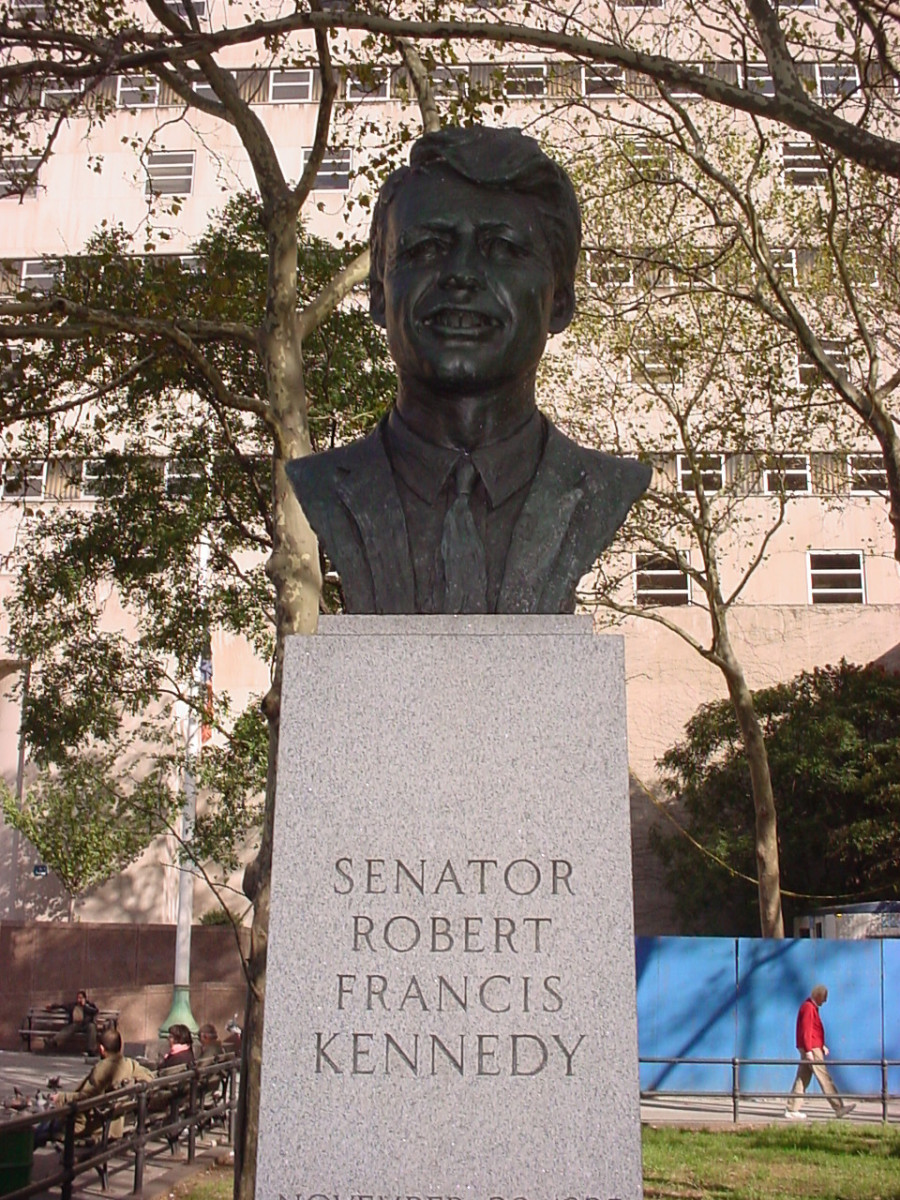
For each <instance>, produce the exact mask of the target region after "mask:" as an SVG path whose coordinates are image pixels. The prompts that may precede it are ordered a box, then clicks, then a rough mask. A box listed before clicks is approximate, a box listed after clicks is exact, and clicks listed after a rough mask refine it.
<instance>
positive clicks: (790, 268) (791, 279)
mask: <svg viewBox="0 0 900 1200" xmlns="http://www.w3.org/2000/svg"><path fill="white" fill-rule="evenodd" d="M772 261H773V263H774V264H775V269H776V270H777V271H778V273H779V275H780V276H781V278H782V281H783V282H787V283H791V284H793V285H794V287H796V286H797V251H796V250H794V249H793V248H791V249H785V248H783V247H773V248H772Z"/></svg>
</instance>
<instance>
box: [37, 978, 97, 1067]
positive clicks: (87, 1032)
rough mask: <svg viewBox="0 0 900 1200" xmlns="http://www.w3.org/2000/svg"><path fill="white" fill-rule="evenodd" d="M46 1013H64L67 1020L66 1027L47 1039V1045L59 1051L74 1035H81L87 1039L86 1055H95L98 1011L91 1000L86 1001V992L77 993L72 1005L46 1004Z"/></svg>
mask: <svg viewBox="0 0 900 1200" xmlns="http://www.w3.org/2000/svg"><path fill="white" fill-rule="evenodd" d="M47 1011H48V1012H64V1013H66V1015H67V1016H68V1018H69V1023H68V1025H66V1026H64V1027H63V1028H62V1029H60V1031H59V1032H58V1033H56V1034H54V1035H53V1037H49V1038H47V1044H48V1045H50V1046H54V1047H55V1048H57V1049H61V1048H62V1047H63V1046H65V1045H66V1043H67V1042H68V1041H69V1040H70V1039H71V1038H72V1037H73V1036H74V1035H75V1034H76V1033H83V1034H84V1036H85V1038H86V1039H87V1052H88V1054H96V1053H97V1013H98V1012H99V1011H100V1010H99V1009H98V1008H97V1005H96V1004H94V1002H93V1001H92V1000H88V998H87V992H86V991H84V990H83V989H82V990H81V991H79V992H78V994H77V995H76V997H75V1000H74V1001H73V1003H72V1004H48V1005H47Z"/></svg>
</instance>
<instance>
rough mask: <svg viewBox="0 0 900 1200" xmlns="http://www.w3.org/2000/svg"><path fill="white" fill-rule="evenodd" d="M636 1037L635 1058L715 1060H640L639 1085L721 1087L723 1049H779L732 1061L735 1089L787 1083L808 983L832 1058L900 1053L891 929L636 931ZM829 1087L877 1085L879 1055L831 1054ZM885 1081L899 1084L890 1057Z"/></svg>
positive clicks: (896, 948) (899, 1056)
mask: <svg viewBox="0 0 900 1200" xmlns="http://www.w3.org/2000/svg"><path fill="white" fill-rule="evenodd" d="M636 961H637V1006H638V1046H639V1051H640V1056H641V1058H642V1059H648V1058H692V1059H703V1058H714V1059H725V1060H727V1061H726V1062H725V1063H698V1062H692V1063H679V1064H670V1063H643V1064H642V1066H641V1087H642V1089H644V1090H647V1091H651V1090H653V1091H663V1092H665V1091H670V1092H723V1091H725V1092H727V1091H729V1090H730V1089H731V1085H732V1078H731V1067H730V1065H729V1063H730V1060H731V1059H733V1058H738V1059H741V1060H745V1061H746V1060H747V1059H789V1060H792V1062H791V1063H790V1064H786V1065H777V1064H764V1063H763V1064H747V1065H743V1066H742V1067H741V1090H742V1091H743V1092H785V1093H786V1092H788V1091H789V1090H790V1086H791V1082H792V1080H793V1077H794V1069H795V1068H794V1066H793V1063H794V1062H796V1059H797V1050H796V1046H795V1024H796V1017H797V1009H798V1008H799V1006H800V1004H801V1002H802V1001H803V1000H804V999H805V998H806V997H807V996H808V995H809V992H810V989H811V988H812V987H813V985H814V984H816V983H824V984H825V985H826V987H827V988H828V992H829V995H828V1002H827V1004H826V1005H825V1007H824V1008H823V1010H822V1017H823V1021H824V1024H825V1031H826V1040H827V1042H828V1046H829V1049H830V1050H831V1056H832V1058H834V1059H865V1060H868V1061H869V1062H870V1063H871V1062H872V1061H873V1060H874V1061H875V1062H880V1060H881V1059H888V1060H890V1059H894V1060H900V1017H898V1010H897V1006H896V1003H895V998H896V996H897V995H898V994H900V941H893V940H890V939H885V940H871V941H843V940H840V941H837V940H826V939H820V938H785V939H783V940H777V941H776V940H769V939H764V938H692V937H665V938H638V939H637V941H636ZM833 1075H834V1079H835V1082H836V1083H837V1085H838V1088H839V1089H840V1090H841V1091H847V1092H854V1093H870V1094H873V1093H874V1094H877V1093H879V1092H880V1091H881V1086H882V1080H881V1069H880V1067H879V1066H875V1065H869V1066H851V1065H846V1066H838V1067H835V1068H834V1070H833ZM888 1088H889V1090H890V1091H891V1092H897V1091H900V1067H892V1068H889V1079H888Z"/></svg>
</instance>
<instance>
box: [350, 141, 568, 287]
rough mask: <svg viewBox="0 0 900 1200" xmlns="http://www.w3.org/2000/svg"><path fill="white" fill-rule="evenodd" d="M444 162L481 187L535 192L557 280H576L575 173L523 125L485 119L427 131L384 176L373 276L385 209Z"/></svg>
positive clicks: (379, 268) (379, 263)
mask: <svg viewBox="0 0 900 1200" xmlns="http://www.w3.org/2000/svg"><path fill="white" fill-rule="evenodd" d="M440 168H444V169H446V170H448V171H452V172H453V173H454V174H455V175H458V176H459V177H460V178H461V179H465V180H466V181H467V182H469V183H474V184H477V185H478V186H479V187H486V188H493V189H496V190H497V191H500V190H509V191H512V192H516V193H517V194H519V195H523V196H531V197H532V198H533V199H534V201H535V203H536V205H537V209H538V219H539V220H540V224H541V228H542V229H543V231H544V236H545V237H546V239H547V242H548V244H549V246H550V253H551V257H552V259H553V270H554V273H555V275H556V283H557V286H559V285H566V286H571V285H572V284H573V283H574V280H575V271H576V268H577V266H578V255H579V253H580V251H581V210H580V209H579V207H578V199H577V197H576V195H575V189H574V188H573V187H572V181H571V179H569V176H568V175H567V174H566V172H565V171H564V170H563V169H562V167H561V166H560V165H559V164H558V163H555V162H554V161H553V159H552V158H548V156H547V155H546V154H545V153H544V152H543V150H542V149H541V148H540V146H539V145H538V143H537V142H536V141H535V140H534V138H530V137H527V136H526V135H525V134H524V133H522V131H521V130H520V129H489V128H487V127H486V126H482V125H476V126H473V127H470V128H467V129H460V128H457V127H450V128H447V129H439V130H437V131H436V132H435V133H426V134H425V135H424V136H423V137H421V138H419V140H418V141H417V142H416V143H415V144H414V145H413V148H412V150H411V151H410V155H409V166H408V167H400V168H399V170H397V171H394V172H393V173H392V174H391V175H389V176H388V177H387V179H386V180H385V181H384V183H383V184H382V187H381V191H380V192H379V193H378V199H377V201H376V203H375V209H374V212H373V214H372V229H371V233H370V237H369V244H370V247H371V251H372V259H371V268H370V271H369V279H370V281H373V280H374V281H379V282H380V281H381V280H382V279H383V278H384V238H385V229H386V226H387V213H388V209H389V208H390V206H391V204H392V203H393V202H394V200H395V199H396V197H397V194H398V192H400V191H401V190H402V189H403V187H404V186H405V185H406V184H407V183H409V181H410V180H411V179H413V178H414V177H415V176H416V175H425V174H428V173H429V172H430V171H434V170H437V169H440Z"/></svg>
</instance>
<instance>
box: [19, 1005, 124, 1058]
mask: <svg viewBox="0 0 900 1200" xmlns="http://www.w3.org/2000/svg"><path fill="white" fill-rule="evenodd" d="M68 1024H69V1017H68V1014H67V1013H66V1012H65V1011H63V1010H60V1009H46V1008H41V1007H38V1006H34V1007H32V1008H29V1010H28V1015H27V1016H26V1017H25V1020H24V1021H23V1022H22V1027H21V1028H20V1030H19V1037H20V1038H22V1039H23V1040H24V1042H25V1044H26V1045H27V1047H28V1049H29V1051H32V1052H34V1050H35V1042H36V1041H38V1042H40V1043H41V1045H42V1046H43V1045H44V1043H45V1042H46V1041H47V1039H48V1038H52V1037H55V1035H56V1034H57V1033H59V1032H60V1030H62V1029H65V1027H66V1026H67V1025H68ZM94 1024H95V1025H96V1026H97V1032H98V1033H100V1032H102V1031H103V1030H104V1029H118V1027H119V1010H118V1009H117V1008H101V1009H99V1010H98V1012H97V1015H96V1017H95V1018H94ZM86 1047H87V1038H86V1036H85V1034H83V1033H80V1032H79V1033H75V1034H73V1035H72V1039H71V1041H70V1042H69V1043H68V1044H67V1046H66V1047H65V1048H66V1049H76V1050H78V1049H80V1050H83V1049H86Z"/></svg>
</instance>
